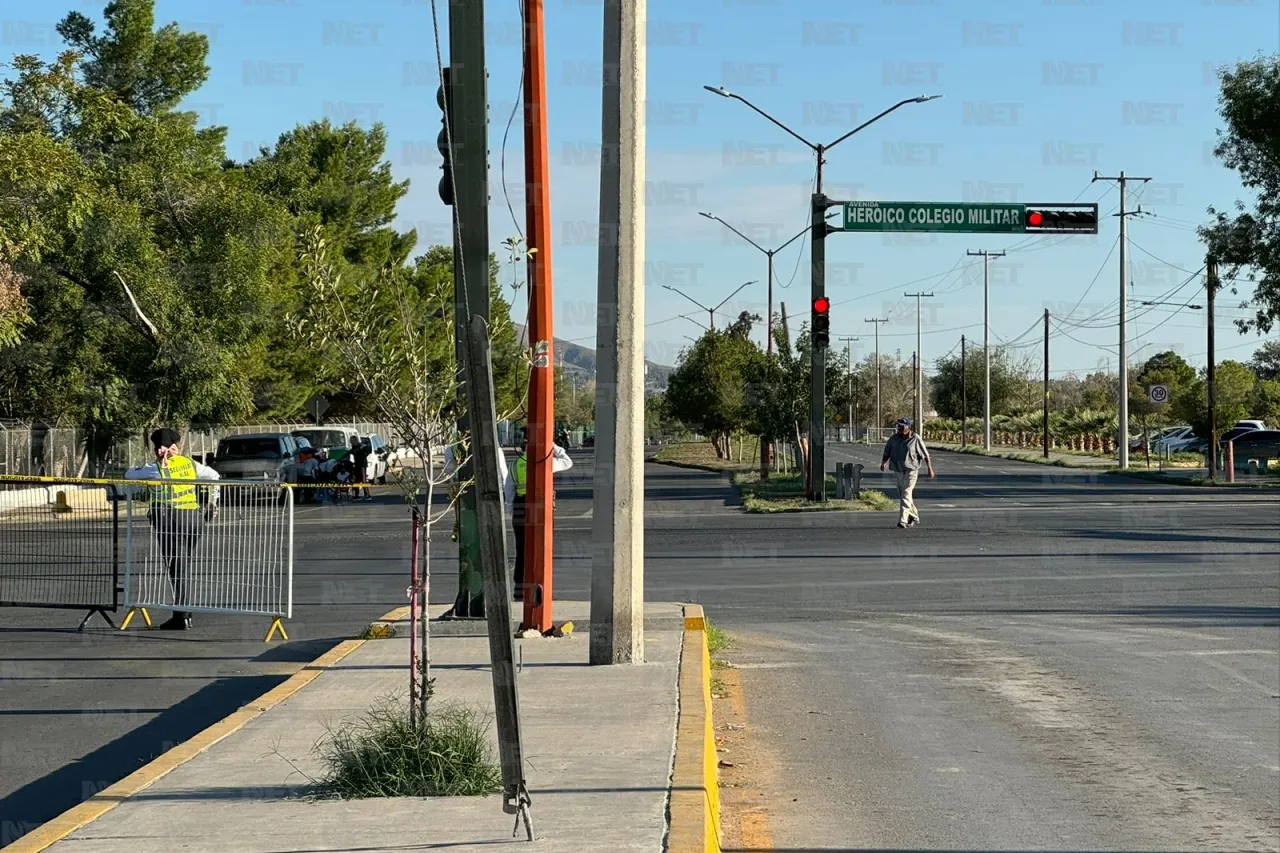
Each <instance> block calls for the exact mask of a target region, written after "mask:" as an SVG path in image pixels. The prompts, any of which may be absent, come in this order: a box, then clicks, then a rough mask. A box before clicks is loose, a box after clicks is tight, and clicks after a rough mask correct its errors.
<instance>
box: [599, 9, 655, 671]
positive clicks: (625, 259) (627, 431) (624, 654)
mask: <svg viewBox="0 0 1280 853" xmlns="http://www.w3.org/2000/svg"><path fill="white" fill-rule="evenodd" d="M645 2H646V0H604V87H603V90H604V91H603V102H602V105H601V125H602V128H601V146H600V242H599V252H600V257H599V284H598V291H597V300H596V301H597V320H596V371H597V374H596V448H595V450H596V452H595V482H594V484H593V487H594V500H593V503H592V513H593V521H592V525H593V529H592V544H593V551H592V561H591V648H590V656H589V659H590V662H591V663H592V664H593V665H600V664H616V663H642V662H643V661H644V238H645V227H644V226H645V218H644V214H645V210H644V203H645V202H644V145H645V129H644V128H645V113H644V106H645V79H644V78H645V48H644V43H645Z"/></svg>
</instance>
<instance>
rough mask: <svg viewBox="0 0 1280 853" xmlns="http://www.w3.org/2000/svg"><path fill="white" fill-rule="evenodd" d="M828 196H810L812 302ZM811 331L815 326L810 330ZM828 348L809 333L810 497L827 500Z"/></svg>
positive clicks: (821, 265) (820, 269)
mask: <svg viewBox="0 0 1280 853" xmlns="http://www.w3.org/2000/svg"><path fill="white" fill-rule="evenodd" d="M817 180H818V183H817V185H818V186H819V187H821V186H822V150H821V149H820V150H819V151H818V179H817ZM832 204H834V202H832V201H831V200H830V199H829V198H827V197H826V196H825V195H823V194H822V191H821V190H819V191H818V192H815V193H814V194H813V196H812V199H811V211H810V212H811V214H812V218H811V221H810V226H811V228H810V232H811V233H810V240H809V266H810V274H809V282H810V284H809V296H810V299H811V304H812V305H817V304H818V300H819V299H825V298H826V295H827V234H829V233H830V232H831V231H833V230H836V229H833V228H832V227H831V226H830V225H828V224H827V208H828V207H830V206H832ZM810 331H811V332H812V330H810ZM826 441H827V348H826V347H825V346H819V345H818V341H817V336H816V335H813V334H810V336H809V469H810V475H809V500H810V501H812V502H814V503H825V502H826V500H827V465H826Z"/></svg>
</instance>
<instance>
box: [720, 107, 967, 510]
mask: <svg viewBox="0 0 1280 853" xmlns="http://www.w3.org/2000/svg"><path fill="white" fill-rule="evenodd" d="M702 88H704V89H706V90H707V91H708V92H711V93H712V94H715V95H719V96H720V97H722V98H730V99H732V100H735V101H740V102H742V103H743V104H745V105H746V106H748V107H749V108H751V109H752V110H753V111H755V112H756V113H758V114H760V115H761V116H763V117H764V118H766V119H768V120H769V121H770V122H772V123H773V124H775V125H777V126H778V127H780V128H781V129H782V130H783V131H785V132H786V133H787V134H789V135H790V136H792V137H794V138H795V139H797V140H799V141H800V142H802V143H804V144H805V146H807V147H808V148H809V150H810V151H812V152H813V153H814V157H815V158H816V160H817V173H816V176H815V181H814V193H813V196H812V198H811V200H810V213H811V216H810V222H811V227H810V242H809V265H810V281H811V285H810V294H809V296H810V299H811V300H814V301H816V300H818V299H821V298H824V297H826V295H827V255H826V238H827V231H828V230H829V229H830V228H831V226H829V225H828V224H827V214H826V211H827V208H829V207H831V206H832V203H831V201H830V200H829V199H828V198H827V197H826V196H825V195H824V194H823V192H822V167H823V166H824V165H825V164H826V162H827V157H826V154H827V152H828V151H830V150H831V149H832V148H835V147H836V146H837V145H839V144H840V143H841V142H844V141H845V140H846V139H848V138H849V137H851V136H853V135H854V134H856V133H858V132H859V131H861V130H863V129H865V128H867V127H869V126H871V125H873V124H875V123H876V122H877V121H879V120H880V119H882V118H884V117H885V116H887V115H888V114H889V113H891V112H893V111H894V110H896V109H898V108H900V107H904V106H906V105H907V104H922V103H924V102H925V101H932V100H934V99H936V98H940V97H942V96H941V95H918V96H917V97H914V98H905V99H903V100H901V101H899V102H898V103H896V104H894V105H893V106H891V107H889V108H888V109H887V110H885V111H883V112H881V113H880V114H879V115H876V116H874V117H872V118H870V119H868V120H867V121H864V122H863V123H862V124H860V125H858V126H857V127H855V128H854V129H853V130H850V131H849V132H848V133H846V134H844V135H843V136H841V137H839V138H838V139H836V140H835V141H834V142H831V143H829V144H826V145H823V144H821V143H817V142H810V141H809V140H808V139H805V138H804V137H803V136H801V135H800V134H798V133H796V132H795V131H794V130H792V129H791V128H789V127H787V126H786V125H785V124H783V123H782V122H780V121H778V120H777V119H776V118H774V117H773V116H771V115H769V114H768V113H767V112H765V111H764V110H762V109H760V108H759V107H757V106H756V105H755V104H753V103H751V102H750V101H748V100H747V99H746V98H744V97H742V96H741V95H738V94H735V93H733V92H730V91H728V90H727V89H725V88H724V87H723V86H703V87H702ZM810 346H811V349H810V357H809V477H808V480H809V494H808V498H809V500H811V501H813V502H815V503H824V502H825V501H826V499H827V477H826V459H825V456H826V441H825V439H826V435H825V433H826V410H827V351H826V349H825V348H823V347H818V346H813V345H812V344H811V345H810Z"/></svg>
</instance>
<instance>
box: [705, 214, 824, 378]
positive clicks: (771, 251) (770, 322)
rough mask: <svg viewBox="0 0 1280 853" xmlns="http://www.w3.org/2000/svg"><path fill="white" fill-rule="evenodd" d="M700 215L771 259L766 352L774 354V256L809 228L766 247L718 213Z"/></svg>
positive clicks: (807, 231)
mask: <svg viewBox="0 0 1280 853" xmlns="http://www.w3.org/2000/svg"><path fill="white" fill-rule="evenodd" d="M698 215H699V216H704V217H706V218H707V219H712V220H715V221H716V222H719V223H720V224H721V225H723V226H724V227H725V228H728V229H729V230H730V231H732V232H733V233H734V234H737V235H738V236H739V237H741V238H742V239H743V240H746V241H747V242H748V243H750V244H751V245H752V246H755V247H756V248H757V249H759V250H760V251H761V252H763V253H764V255H765V257H767V258H768V259H769V279H768V281H769V287H768V290H769V297H768V298H769V316H768V322H767V323H766V327H767V330H766V332H765V335H766V337H765V352H766V353H768V354H769V355H773V256H774V255H776V254H778V253H779V252H781V251H782V250H783V249H785V248H787V247H788V246H790V245H791V244H792V243H794V242H795V241H797V240H799V239H800V238H801V237H803V236H804V235H805V234H808V233H809V228H808V227H807V226H806V227H805V229H804V230H803V231H801V232H800V233H799V234H797V235H796V236H794V237H792V238H791V239H790V240H788V241H787V242H785V243H783V244H782V245H781V246H779V247H778V248H776V249H766V248H765V247H764V246H761V245H760V244H759V243H757V242H756V241H755V240H752V239H751V238H750V237H748V236H747V235H746V234H743V233H742V232H741V231H739V230H738V229H737V228H734V227H733V226H732V225H730V224H729V223H728V222H725V221H724V220H723V219H721V218H720V217H719V216H716V215H714V214H711V213H705V212H700V213H699V214H698Z"/></svg>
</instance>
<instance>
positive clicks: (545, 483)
mask: <svg viewBox="0 0 1280 853" xmlns="http://www.w3.org/2000/svg"><path fill="white" fill-rule="evenodd" d="M542 6H543V0H525V3H524V13H525V20H524V168H525V178H524V180H525V220H526V223H527V229H528V233H529V250H530V251H529V253H528V281H529V329H528V332H529V344H530V346H532V347H533V348H534V359H533V369H532V372H531V376H530V381H529V423H528V427H529V452H528V457H527V462H528V474H527V483H528V496H527V498H526V511H527V513H528V525H527V526H526V528H525V555H526V557H525V559H526V565H525V577H524V582H525V588H524V614H523V619H522V620H521V625H520V627H521V629H522V630H524V629H528V628H535V629H537V630H538V631H540V632H542V633H546V632H547V631H549V630H551V618H552V613H551V610H552V600H553V592H552V571H551V569H552V554H553V553H554V541H553V537H554V529H555V521H554V518H553V509H552V488H553V486H552V482H551V474H552V467H551V466H552V461H551V452H552V447H553V442H554V441H555V423H556V403H555V393H556V392H555V371H554V370H553V369H552V365H553V364H554V358H555V352H554V350H555V325H554V323H553V322H552V305H553V304H554V303H553V300H552V292H551V169H550V166H549V163H548V160H549V157H548V154H547V68H546V66H547V61H546V60H547V53H546V45H545V41H544V38H543V24H542V21H543V15H542ZM543 347H545V348H546V349H545V352H544V351H543Z"/></svg>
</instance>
